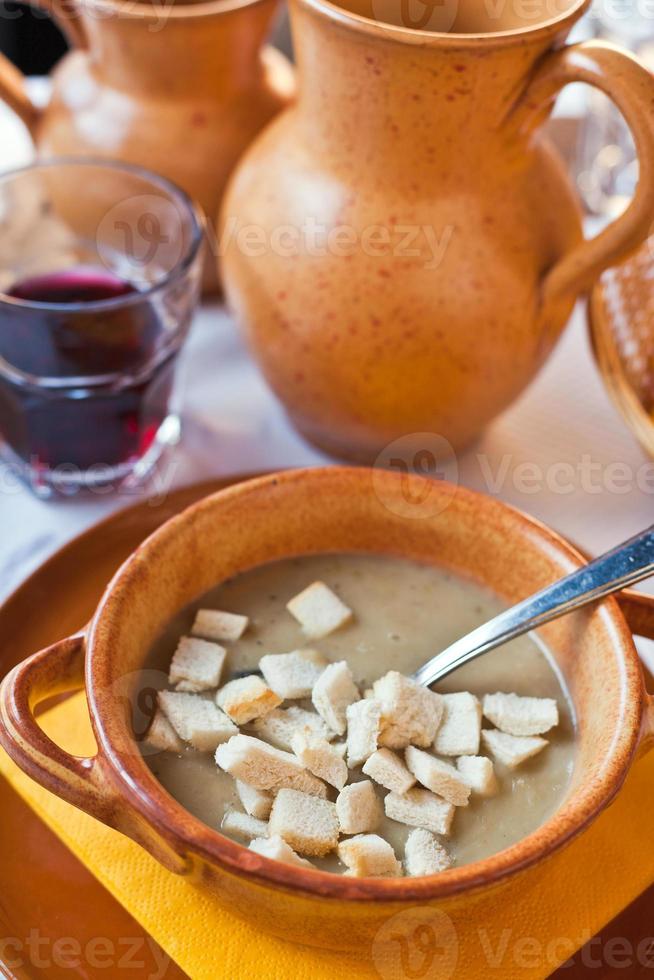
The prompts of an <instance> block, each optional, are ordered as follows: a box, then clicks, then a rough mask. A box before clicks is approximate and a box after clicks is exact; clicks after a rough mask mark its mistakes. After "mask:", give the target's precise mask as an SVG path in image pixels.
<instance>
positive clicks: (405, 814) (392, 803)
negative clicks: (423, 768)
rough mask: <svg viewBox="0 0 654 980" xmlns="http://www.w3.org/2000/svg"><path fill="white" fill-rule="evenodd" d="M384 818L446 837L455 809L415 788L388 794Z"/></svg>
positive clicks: (426, 790) (430, 794)
mask: <svg viewBox="0 0 654 980" xmlns="http://www.w3.org/2000/svg"><path fill="white" fill-rule="evenodd" d="M384 809H385V811H386V816H387V817H390V818H391V820H397V821H398V823H405V824H407V825H408V826H409V827H424V829H425V830H431V831H432V832H433V833H434V834H442V836H443V837H447V836H448V835H449V833H450V828H451V826H452V819H453V818H454V810H455V807H454V806H452V804H451V803H448V802H447V800H442V799H441V798H440V796H434V794H433V793H431V792H430V791H429V790H428V789H420V788H419V787H415V788H414V789H410V790H409V791H408V792H406V793H403V794H402V796H400V795H399V793H389V794H388V796H387V797H386V799H385V800H384Z"/></svg>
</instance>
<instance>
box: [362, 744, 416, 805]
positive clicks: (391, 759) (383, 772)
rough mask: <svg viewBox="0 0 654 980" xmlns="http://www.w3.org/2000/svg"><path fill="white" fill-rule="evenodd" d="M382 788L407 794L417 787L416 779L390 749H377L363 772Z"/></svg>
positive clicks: (366, 763) (365, 764)
mask: <svg viewBox="0 0 654 980" xmlns="http://www.w3.org/2000/svg"><path fill="white" fill-rule="evenodd" d="M361 771H362V772H364V773H365V774H366V776H370V778H371V779H374V780H375V782H376V783H379V785H380V786H384V787H385V788H386V789H390V790H391V791H392V792H394V793H399V794H402V793H406V792H407V790H409V789H411V787H412V786H413V785H415V781H416V777H415V776H414V775H413V773H412V772H409V770H408V769H407V767H406V766H405V765H404V763H403V762H402V760H401V759H400V757H399V756H397V755H396V754H395V752H391V750H390V749H377V751H376V752H373V754H372V755H371V756H370V758H369V759H368V760H367V761H366V762H365V763H364V766H363V769H362V770H361Z"/></svg>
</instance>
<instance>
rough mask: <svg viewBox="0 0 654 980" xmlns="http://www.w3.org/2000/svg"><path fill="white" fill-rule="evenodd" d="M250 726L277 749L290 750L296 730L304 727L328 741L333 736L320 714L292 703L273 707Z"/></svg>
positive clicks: (291, 749) (298, 730) (299, 730)
mask: <svg viewBox="0 0 654 980" xmlns="http://www.w3.org/2000/svg"><path fill="white" fill-rule="evenodd" d="M252 728H253V730H254V731H255V732H256V734H257V735H258V736H259V738H263V739H265V740H266V741H267V742H272V743H273V745H276V746H277V748H279V749H285V750H286V751H287V752H292V751H293V747H292V744H291V743H292V739H293V736H294V735H295V733H296V732H301V731H303V730H304V729H305V728H308V729H309V730H310V731H312V732H314V733H315V734H316V735H322V737H323V738H324V739H327V741H329V740H330V739H332V738H335V733H334V732H332V731H331V729H329V728H328V727H327V725H326V724H325V723H324V721H323V720H322V718H321V717H320V715H317V714H316V713H315V712H314V711H306V710H305V709H304V708H299V707H297V705H294V704H292V705H291V707H290V708H275V709H274V710H273V711H269V712H268V714H266V715H264V716H263V717H262V718H257V719H256V720H255V721H254V722H253V723H252Z"/></svg>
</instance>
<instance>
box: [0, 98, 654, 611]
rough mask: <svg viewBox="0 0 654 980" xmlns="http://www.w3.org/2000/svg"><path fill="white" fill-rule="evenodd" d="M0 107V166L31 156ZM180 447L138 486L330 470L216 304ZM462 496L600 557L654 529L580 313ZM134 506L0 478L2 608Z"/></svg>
mask: <svg viewBox="0 0 654 980" xmlns="http://www.w3.org/2000/svg"><path fill="white" fill-rule="evenodd" d="M29 154H30V147H29V140H28V139H27V135H26V133H25V131H24V130H23V129H22V127H21V126H20V124H19V123H17V121H16V120H15V119H14V118H13V117H12V116H11V114H10V113H9V112H8V111H7V110H4V109H3V107H2V106H0V167H2V168H3V169H4V168H6V167H8V166H13V165H17V164H19V163H22V162H23V161H25V160H26V159H28V158H29ZM184 362H185V370H186V375H187V378H188V377H190V378H192V384H187V385H186V389H185V397H184V402H183V426H184V430H183V441H182V444H181V446H179V447H178V448H177V450H176V451H174V452H173V453H172V454H171V455H170V456H169V457H168V458H166V459H164V461H163V464H162V466H161V467H160V469H159V470H158V472H157V473H156V474H155V477H154V480H153V481H151V483H150V485H149V487H148V488H146V489H143V490H141V491H139V494H143V493H145V492H153V491H154V492H155V493H156V494H158V495H160V494H161V493H165V492H167V491H169V490H170V489H171V488H172V487H175V486H180V485H183V484H187V483H191V482H193V481H196V480H199V479H203V478H209V477H211V476H219V475H226V474H232V473H245V472H251V471H255V470H262V469H267V468H279V467H285V466H301V465H315V464H321V463H325V462H329V460H327V459H326V458H325V457H324V456H322V455H321V454H319V453H317V452H316V451H314V450H313V449H311V448H310V447H308V446H307V445H306V444H305V443H303V442H302V441H301V440H300V438H299V437H298V436H297V435H296V434H295V433H294V432H293V431H292V429H291V428H290V427H289V425H288V423H287V421H286V419H285V416H284V413H283V410H282V409H281V407H280V405H279V404H278V402H277V401H276V400H275V398H274V397H273V396H272V395H271V393H270V392H269V391H268V389H267V387H266V385H265V384H264V382H263V380H262V378H261V376H260V375H259V373H258V371H257V368H256V367H255V365H254V364H253V363H252V361H251V360H250V358H249V357H248V354H247V352H246V351H245V349H244V347H243V345H242V343H241V340H240V338H239V334H238V331H237V329H236V327H235V324H234V323H233V321H232V320H231V319H230V317H229V316H228V314H227V313H226V312H225V310H224V309H223V308H222V307H221V306H218V305H207V306H205V307H204V308H203V309H202V310H201V311H200V312H199V313H198V315H197V317H196V321H195V323H194V326H193V331H192V335H191V338H190V341H189V343H188V347H187V349H186V351H185V355H184ZM458 466H459V479H460V482H461V483H462V484H464V485H466V486H469V487H473V488H475V489H480V490H484V491H486V492H489V493H493V494H496V495H497V496H499V497H500V498H501V499H503V500H505V501H508V502H510V503H512V504H514V505H516V506H518V507H520V508H522V509H524V510H525V511H528V512H529V513H531V514H534V515H535V516H537V517H539V518H540V519H541V520H543V521H545V522H547V523H548V524H550V525H552V526H553V527H555V528H557V529H558V530H560V531H562V532H563V533H564V534H566V535H569V536H570V538H572V539H574V540H575V541H577V542H578V543H579V544H580V545H582V546H583V547H585V548H586V549H588V550H589V551H591V552H595V553H598V552H600V551H602V550H604V549H606V548H608V547H609V546H611V545H613V544H615V543H617V542H619V541H620V540H621V539H623V538H626V537H627V536H628V535H630V534H632V533H634V532H636V531H638V530H639V529H641V528H643V527H645V526H646V525H648V524H651V523H652V521H653V520H654V463H653V462H651V461H650V460H648V458H647V457H646V456H645V454H644V453H643V451H642V450H641V449H640V448H639V446H638V445H637V443H636V442H635V440H634V438H633V436H632V435H631V433H630V432H629V430H628V429H627V428H626V427H625V425H624V423H623V421H622V419H621V418H620V416H619V415H618V413H617V412H616V410H615V408H614V407H613V405H612V403H611V402H610V401H609V398H608V397H607V394H606V392H605V391H604V388H603V386H602V383H601V381H600V378H599V376H598V373H597V370H596V368H595V365H594V363H593V359H592V355H591V352H590V349H589V345H588V339H587V336H586V326H585V316H584V311H583V309H582V307H581V305H580V306H579V307H578V309H577V311H576V312H575V315H574V317H573V319H572V322H571V324H570V326H569V328H568V330H567V332H566V333H565V335H564V338H563V340H562V341H561V343H560V344H559V346H558V348H557V350H556V352H555V354H554V356H553V357H552V358H551V359H550V361H549V363H548V364H547V366H546V368H545V369H544V370H543V371H542V373H541V374H540V376H539V377H538V378H537V379H536V381H535V382H534V383H533V384H532V385H531V387H530V388H529V390H528V391H527V392H525V394H524V395H523V396H522V398H520V400H519V401H518V402H517V403H516V404H515V405H513V406H512V408H511V409H510V410H509V411H507V412H506V413H505V414H504V415H503V416H502V417H501V418H500V419H498V420H497V421H496V422H495V423H494V424H493V425H492V426H490V427H489V429H488V431H487V432H486V434H485V436H484V437H483V439H482V440H481V441H480V442H479V444H478V445H477V446H476V447H475V448H474V449H473V450H472V451H470V452H468V453H467V454H466V455H465V456H463V457H462V458H461V459H460V460H459V461H458ZM133 500H134V494H132V495H125V494H120V495H118V496H111V497H106V496H95V497H85V498H84V499H81V498H78V499H72V500H57V501H52V502H43V501H41V500H37V499H36V498H35V497H34V496H33V495H32V494H31V493H30V492H29V491H28V490H26V489H25V488H24V487H23V486H21V484H20V483H19V482H18V481H17V480H16V479H15V477H14V476H13V475H12V473H10V472H9V470H7V469H6V468H2V467H1V466H0V599H1V598H2V597H3V596H5V595H6V594H7V593H8V592H9V591H10V590H11V589H13V588H14V587H15V586H16V585H17V584H18V583H19V582H20V581H21V579H23V578H24V577H25V576H26V575H27V574H28V573H29V572H30V570H31V569H33V568H35V567H36V566H37V565H38V564H39V563H40V562H42V561H43V559H44V558H45V557H46V556H47V555H48V554H50V553H51V552H52V551H54V550H55V549H56V548H57V547H59V546H60V545H61V544H62V543H63V542H65V541H67V540H68V539H69V538H71V537H72V536H74V535H75V534H77V533H78V532H80V531H81V530H83V529H84V528H86V527H87V526H89V525H90V524H93V523H94V522H96V521H97V520H99V519H100V518H101V517H103V516H105V515H106V514H108V513H110V512H111V511H114V510H116V509H117V508H121V507H125V506H128V505H129V504H130V503H132V502H133Z"/></svg>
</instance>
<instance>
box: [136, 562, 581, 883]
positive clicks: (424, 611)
mask: <svg viewBox="0 0 654 980" xmlns="http://www.w3.org/2000/svg"><path fill="white" fill-rule="evenodd" d="M315 580H322V581H323V582H325V583H326V584H327V585H329V586H330V587H331V588H332V589H333V590H334V591H335V592H336V593H337V594H338V595H339V596H340V597H341V598H342V599H343V601H344V602H346V603H347V605H348V606H349V607H350V608H351V609H352V610H354V621H353V622H352V623H350V624H348V625H346V626H345V627H343V628H342V629H340V630H338V631H337V632H334V633H332V634H331V635H330V636H328V637H326V638H325V639H323V640H318V641H312V642H311V643H310V644H309V643H307V640H306V638H305V637H303V635H302V632H301V629H300V626H299V624H298V623H297V622H296V621H295V619H293V617H292V616H291V615H290V614H289V613H288V611H287V610H286V608H285V606H286V603H287V602H288V601H289V599H291V598H292V597H293V596H295V595H296V594H297V593H299V592H300V591H302V589H304V588H305V587H306V586H307V585H309V584H310V583H311V582H313V581H315ZM212 607H213V608H216V609H224V610H228V611H230V612H235V613H242V614H246V615H247V616H249V617H250V620H251V625H250V627H249V629H248V630H247V631H246V633H245V634H244V635H243V637H242V638H241V639H240V640H239V641H237V642H236V643H234V644H233V645H232V646H231V647H230V648H229V650H228V656H227V661H226V666H225V670H224V673H223V676H222V683H225V682H226V681H227V680H230V679H231V678H232V677H233V676H234V674H235V673H238V672H243V671H247V670H248V669H256V668H257V666H258V662H259V659H260V658H261V657H262V656H263V655H264V654H265V653H287V652H289V651H291V650H295V649H297V648H298V647H302V646H304V647H306V646H309V645H310V646H311V647H313V648H316V649H318V650H320V651H321V652H322V653H323V654H324V655H325V656H326V658H327V659H328V660H330V661H337V660H346V661H347V663H348V665H349V666H350V668H351V670H352V672H353V674H354V676H355V679H356V680H357V682H358V683H359V685H360V687H361V689H362V690H363V689H364V688H366V687H367V686H368V685H370V684H371V683H372V682H373V681H374V680H376V679H377V678H378V677H381V676H382V675H383V674H384V673H386V671H388V670H390V669H394V670H398V671H400V672H401V673H404V674H407V675H409V674H411V673H412V672H413V671H414V670H415V669H416V668H417V667H419V666H420V665H421V664H423V663H424V662H425V661H426V660H428V659H430V658H431V657H432V656H434V654H435V653H437V652H438V651H439V650H441V649H443V648H444V647H446V646H447V645H448V644H449V643H451V642H452V641H454V640H455V639H457V638H458V637H460V636H462V635H463V634H465V633H467V632H469V631H470V630H472V629H473V628H474V627H475V626H478V625H479V624H480V623H483V622H485V621H486V620H488V619H490V618H491V617H492V616H494V615H496V614H497V613H498V612H500V611H501V609H502V608H503V605H502V603H501V602H500V601H499V600H498V599H497V598H496V597H495V596H493V595H491V594H489V593H488V592H486V591H484V590H482V589H480V588H479V587H478V586H476V585H474V584H471V583H470V582H468V581H465V580H462V579H460V578H458V577H456V576H454V575H451V574H449V573H448V572H446V571H443V570H441V569H438V568H434V567H431V566H427V565H421V564H417V563H414V562H409V561H404V560H399V559H395V558H385V557H377V556H369V555H347V554H346V555H319V556H306V557H302V558H297V559H288V560H284V561H280V562H274V563H271V564H269V565H265V566H261V567H259V568H256V569H253V570H252V571H249V572H246V573H244V574H242V575H239V576H237V577H236V578H234V579H231V580H229V581H227V582H224V583H223V584H221V585H219V586H217V587H216V588H215V589H214V590H212V591H211V592H209V593H207V594H206V595H204V596H202V598H201V599H200V600H198V602H196V603H194V604H193V605H192V606H189V607H188V608H186V609H185V610H183V611H182V612H180V613H179V615H178V616H176V617H175V619H174V620H173V621H172V622H171V623H170V625H169V627H168V629H167V630H166V632H165V634H164V635H163V636H161V637H160V639H159V640H158V641H157V643H156V644H155V646H154V648H153V649H152V651H151V652H150V656H149V659H148V663H147V667H148V668H150V669H151V670H155V671H163V672H165V673H166V674H167V672H168V667H169V664H170V661H171V658H172V656H173V653H174V651H175V647H176V644H177V641H178V640H179V637H180V636H181V635H183V634H186V633H188V632H189V631H190V628H191V623H192V621H193V618H194V615H195V612H196V610H197V609H198V608H212ZM153 676H155V677H156V676H157V675H156V674H153V673H148V675H147V678H148V684H149V683H150V682H151V679H152V677H153ZM162 680H163V683H164V684H165V678H163V677H162ZM162 686H163V685H162ZM435 690H437V691H440V692H441V693H447V692H452V691H471V692H472V693H474V694H476V695H478V696H480V697H481V696H483V695H484V694H486V693H494V692H495V691H506V692H511V691H512V692H515V693H517V694H520V695H531V696H537V697H550V698H555V699H556V700H557V702H558V707H559V714H560V723H559V725H558V726H557V727H556V728H555V729H553V730H552V731H550V732H549V733H548V734H547V735H546V736H545V737H546V738H547V739H548V741H549V745H548V746H547V748H546V749H545V750H543V751H542V752H541V753H540V754H539V755H537V756H536V757H535V758H533V759H530V760H529V761H527V762H525V763H524V764H523V765H521V766H520V767H519V768H518V769H515V770H512V771H511V770H508V769H506V768H504V767H503V766H502V765H500V764H499V763H496V766H495V769H496V774H497V777H498V781H499V783H500V791H499V793H498V794H497V795H496V796H495V797H492V798H490V799H480V798H479V797H476V796H474V795H473V796H471V797H470V804H469V806H467V807H458V808H457V810H456V813H455V817H454V823H453V826H452V834H451V837H450V838H449V839H448V841H447V849H448V851H449V852H450V854H451V855H452V857H453V858H454V861H455V864H456V865H461V864H466V863H469V862H471V861H477V860H479V859H481V858H485V857H488V856H489V855H491V854H493V853H495V852H496V851H499V850H501V849H502V848H505V847H507V846H508V845H510V844H513V843H515V842H516V841H518V840H520V839H521V838H522V837H525V836H526V835H527V834H529V833H531V832H532V831H534V830H535V829H536V828H537V827H538V826H539V825H540V824H542V823H543V822H544V821H545V820H546V819H547V818H548V817H549V816H550V815H551V814H552V813H553V812H554V810H556V808H557V807H558V805H559V804H560V802H561V800H562V799H563V797H564V795H565V792H566V788H567V786H568V783H569V780H570V777H571V772H572V766H573V758H574V720H573V716H572V710H571V706H570V701H569V698H568V696H567V694H566V692H565V690H564V688H563V685H562V680H561V677H560V676H559V674H558V673H557V671H556V668H555V666H554V664H553V661H552V660H551V659H550V657H549V655H548V653H547V651H546V650H545V649H544V648H543V647H542V646H541V645H540V644H539V643H538V642H537V641H536V640H535V639H534V638H532V637H522V638H520V639H518V640H514V641H513V642H512V643H510V644H507V645H506V646H504V647H502V648H500V649H498V650H496V651H494V652H492V653H489V654H487V655H486V656H484V657H481V658H479V659H478V660H476V661H475V662H473V663H471V664H468V665H467V666H466V667H463V668H461V669H460V670H458V671H456V672H455V673H454V674H452V675H451V676H450V677H448V678H447V679H446V680H444V681H441V682H440V683H439V684H438V685H437V686H436V688H435ZM292 703H299V704H301V705H303V704H304V703H303V702H292ZM306 706H307V707H309V708H310V707H311V704H310V703H308V704H307V705H306ZM484 725H485V726H487V727H490V726H488V723H487V722H484ZM244 731H245V732H246V733H247V731H248V729H247V726H246V727H245V728H244ZM481 751H482V752H483V749H482V750H481ZM144 756H145V760H146V762H147V764H148V766H149V767H150V769H151V770H152V772H153V773H154V775H155V776H156V777H157V778H158V779H159V781H160V782H161V783H162V784H163V785H164V786H165V788H166V789H167V790H168V792H169V793H170V794H171V796H173V797H175V799H177V800H178V801H179V802H180V803H181V804H182V805H183V806H184V807H186V809H187V810H190V811H191V813H193V814H195V816H197V817H199V818H200V819H201V820H202V821H204V823H206V824H208V825H209V826H210V827H213V828H214V829H216V830H220V826H221V822H222V819H223V816H224V814H225V812H226V811H227V810H228V809H230V808H238V809H241V807H240V804H239V801H238V797H237V795H236V792H235V786H234V780H233V779H232V777H231V776H230V775H228V774H227V773H225V772H222V771H221V770H220V769H218V767H217V766H216V763H215V761H214V758H213V754H212V753H207V754H203V753H200V752H197V751H196V750H194V749H193V748H190V747H188V748H185V749H184V750H183V752H182V753H181V754H176V753H170V752H156V753H154V754H153V753H152V750H150V751H149V752H144ZM450 761H452V762H453V761H454V760H450ZM361 778H365V777H362V775H361V770H360V769H354V770H351V775H350V781H355V780H357V779H361ZM376 789H377V791H378V793H379V795H380V798H383V796H385V795H386V790H384V789H382V787H380V786H376ZM336 795H337V794H336V791H335V790H331V789H330V797H329V798H330V799H335V797H336ZM410 829H411V828H409V827H407V826H404V825H403V824H399V823H396V822H395V821H393V820H389V819H388V818H386V817H384V819H383V822H382V824H381V825H380V826H379V828H378V829H377V830H376V833H378V834H380V835H381V836H382V837H385V838H386V839H387V840H388V841H389V842H390V843H391V844H392V845H393V847H394V849H395V852H396V854H397V856H398V858H399V859H401V858H402V855H403V851H404V842H405V840H406V837H407V835H408V833H409V832H410ZM235 839H236V838H235ZM239 843H243V841H242V840H239ZM312 860H314V861H315V863H316V864H317V865H318V866H320V867H322V868H325V869H329V870H332V871H342V870H343V867H342V866H340V865H339V862H338V859H337V858H336V856H335V855H331V856H329V857H327V858H324V859H312Z"/></svg>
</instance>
